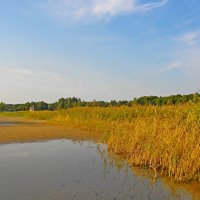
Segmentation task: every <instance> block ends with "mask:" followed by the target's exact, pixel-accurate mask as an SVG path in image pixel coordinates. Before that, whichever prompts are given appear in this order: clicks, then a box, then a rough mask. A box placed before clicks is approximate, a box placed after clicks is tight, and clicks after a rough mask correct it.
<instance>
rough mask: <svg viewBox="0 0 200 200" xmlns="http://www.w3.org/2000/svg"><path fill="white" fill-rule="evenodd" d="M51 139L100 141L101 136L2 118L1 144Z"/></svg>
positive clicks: (0, 120) (73, 129) (72, 129)
mask: <svg viewBox="0 0 200 200" xmlns="http://www.w3.org/2000/svg"><path fill="white" fill-rule="evenodd" d="M51 139H74V140H92V141H97V140H99V139H100V138H99V134H95V133H94V132H91V131H85V130H80V129H76V128H67V127H61V126H53V125H50V124H48V123H47V122H45V121H41V120H26V119H24V118H14V117H0V143H13V142H33V141H42V140H51Z"/></svg>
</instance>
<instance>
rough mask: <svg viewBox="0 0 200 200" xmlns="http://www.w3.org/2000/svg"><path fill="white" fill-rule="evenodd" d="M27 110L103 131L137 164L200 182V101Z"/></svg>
mask: <svg viewBox="0 0 200 200" xmlns="http://www.w3.org/2000/svg"><path fill="white" fill-rule="evenodd" d="M26 116H27V117H29V118H32V119H43V120H48V121H49V123H52V124H56V125H62V126H69V127H79V128H82V129H87V130H92V131H95V134H98V133H101V134H99V135H102V133H103V135H104V137H103V138H102V139H103V141H104V142H105V143H107V144H108V148H109V150H110V151H113V152H115V153H116V154H121V155H123V156H124V157H125V158H127V159H128V161H129V163H130V164H131V165H134V166H144V167H148V168H150V169H153V170H154V172H155V176H157V175H158V174H163V175H165V176H167V177H169V178H171V179H173V180H175V181H178V182H186V181H192V180H193V181H194V180H195V181H199V182H200V104H186V105H176V106H162V107H156V106H134V107H108V108H98V107H94V108H72V109H68V110H63V111H54V112H48V111H45V112H29V113H26Z"/></svg>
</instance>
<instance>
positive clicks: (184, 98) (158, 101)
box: [0, 93, 200, 112]
mask: <svg viewBox="0 0 200 200" xmlns="http://www.w3.org/2000/svg"><path fill="white" fill-rule="evenodd" d="M187 102H193V103H197V102H200V93H194V94H188V95H180V94H177V95H171V96H167V97H158V96H143V97H140V98H134V99H133V100H130V101H127V100H119V101H116V100H112V101H110V102H106V101H96V100H93V101H82V100H81V99H80V98H76V97H72V98H71V97H70V98H60V99H59V100H58V101H57V102H55V103H46V102H44V101H40V102H27V103H25V104H5V103H3V102H0V112H3V111H10V112H14V111H28V110H30V108H32V109H33V110H37V111H40V110H51V111H53V110H61V109H68V108H73V107H109V106H111V107H112V106H133V105H155V106H163V105H177V104H185V103H187Z"/></svg>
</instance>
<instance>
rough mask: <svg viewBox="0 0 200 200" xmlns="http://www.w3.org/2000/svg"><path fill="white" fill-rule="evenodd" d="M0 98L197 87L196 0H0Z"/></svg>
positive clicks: (130, 94) (199, 39)
mask: <svg viewBox="0 0 200 200" xmlns="http://www.w3.org/2000/svg"><path fill="white" fill-rule="evenodd" d="M0 85H1V87H0V101H3V102H8V103H19V102H22V103H23V102H26V101H40V100H44V101H47V102H53V101H55V100H57V99H58V98H60V97H70V96H76V97H80V98H82V99H85V100H93V99H96V100H111V99H132V98H134V97H139V96H144V95H158V96H160V95H170V94H177V93H180V94H185V93H192V92H197V91H198V90H199V89H200V1H199V0H76V1H75V0H28V1H27V0H2V1H0Z"/></svg>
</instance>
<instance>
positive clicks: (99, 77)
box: [0, 66, 144, 103]
mask: <svg viewBox="0 0 200 200" xmlns="http://www.w3.org/2000/svg"><path fill="white" fill-rule="evenodd" d="M0 85H2V86H5V87H1V88H0V94H1V96H0V98H1V99H0V102H1V101H3V102H6V103H23V102H27V101H42V100H43V101H46V102H53V101H56V100H57V99H59V98H61V97H73V96H76V97H80V98H82V99H84V100H93V99H97V100H110V99H131V98H133V95H134V94H138V93H140V92H141V91H143V90H144V88H143V86H141V84H139V83H137V82H135V81H128V80H126V79H124V78H123V77H118V78H116V77H111V76H109V75H107V74H103V73H99V72H93V71H88V70H85V69H83V70H80V71H79V73H78V74H77V72H75V71H74V72H71V73H69V72H68V73H66V72H65V73H63V74H58V73H54V72H49V71H42V70H34V69H25V68H14V67H1V66H0Z"/></svg>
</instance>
